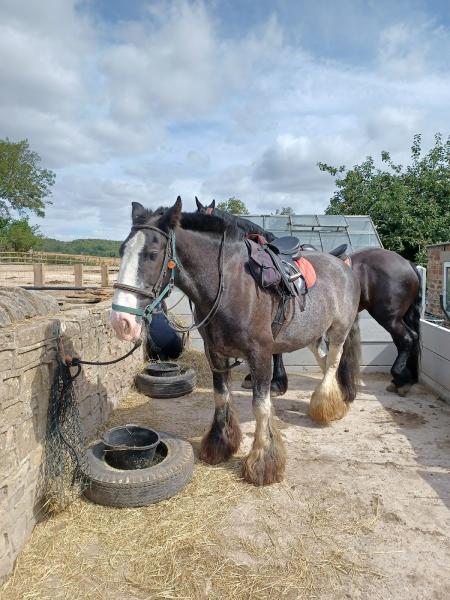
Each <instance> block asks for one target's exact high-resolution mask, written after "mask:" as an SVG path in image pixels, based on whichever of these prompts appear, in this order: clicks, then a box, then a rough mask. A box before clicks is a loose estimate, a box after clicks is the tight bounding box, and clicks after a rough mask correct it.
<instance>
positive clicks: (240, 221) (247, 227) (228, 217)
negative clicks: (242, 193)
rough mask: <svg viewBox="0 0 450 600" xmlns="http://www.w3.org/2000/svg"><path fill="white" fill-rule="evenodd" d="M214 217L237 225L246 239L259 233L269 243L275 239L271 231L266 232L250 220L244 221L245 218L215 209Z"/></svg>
mask: <svg viewBox="0 0 450 600" xmlns="http://www.w3.org/2000/svg"><path fill="white" fill-rule="evenodd" d="M212 216H217V217H220V218H222V219H223V220H224V221H226V222H227V223H230V224H232V223H233V224H234V225H236V227H238V228H239V229H240V230H241V232H242V233H241V236H242V237H244V236H245V234H247V233H257V234H258V235H262V236H263V237H265V238H266V240H267V241H268V242H271V241H272V240H274V239H275V236H274V235H273V234H272V233H270V231H266V230H265V229H263V228H262V227H260V226H259V225H257V224H256V223H253V221H249V219H244V218H243V217H238V216H236V215H232V214H230V213H227V212H225V211H223V210H220V209H218V208H215V209H214V213H213V215H212ZM209 218H211V217H209Z"/></svg>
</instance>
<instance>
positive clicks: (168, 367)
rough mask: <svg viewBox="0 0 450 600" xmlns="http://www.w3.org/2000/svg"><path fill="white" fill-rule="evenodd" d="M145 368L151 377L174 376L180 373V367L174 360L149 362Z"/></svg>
mask: <svg viewBox="0 0 450 600" xmlns="http://www.w3.org/2000/svg"><path fill="white" fill-rule="evenodd" d="M145 370H146V371H147V373H148V374H149V375H152V376H153V377H175V375H179V374H180V373H181V367H180V365H179V364H178V363H176V362H157V363H149V364H148V365H147V367H146V368H145Z"/></svg>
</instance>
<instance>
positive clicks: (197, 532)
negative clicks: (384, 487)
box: [1, 351, 380, 600]
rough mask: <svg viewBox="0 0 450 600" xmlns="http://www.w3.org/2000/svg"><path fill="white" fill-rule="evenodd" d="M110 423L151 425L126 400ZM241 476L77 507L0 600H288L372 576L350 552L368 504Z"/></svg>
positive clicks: (40, 531)
mask: <svg viewBox="0 0 450 600" xmlns="http://www.w3.org/2000/svg"><path fill="white" fill-rule="evenodd" d="M192 352H195V351H189V356H190V357H191V358H192V356H193V358H194V359H197V360H198V359H199V360H200V361H201V360H202V358H199V357H202V356H203V355H202V353H198V352H195V354H194V355H192V354H191V353H192ZM203 360H205V359H204V356H203ZM191 364H192V363H191ZM203 366H205V365H204V363H203ZM124 411H125V412H124ZM133 411H134V413H133ZM146 411H147V413H146ZM118 414H119V419H118V420H119V421H121V420H122V419H123V418H124V414H126V416H127V419H129V420H131V421H133V420H136V421H138V422H140V423H145V422H150V423H151V421H152V418H153V417H152V414H151V411H149V410H148V398H147V397H145V396H142V395H141V394H138V393H137V392H135V391H134V392H132V393H130V395H129V396H128V398H127V400H126V401H125V402H124V403H123V404H122V406H121V409H120V411H116V414H115V415H113V417H112V419H110V421H109V423H108V427H110V426H112V425H113V424H114V422H115V420H116V419H117V418H118V417H117V415H118ZM196 442H197V440H195V443H196ZM194 445H195V444H194ZM240 473H241V461H240V458H239V457H237V458H235V459H233V460H232V461H230V462H229V463H227V464H225V465H220V466H217V467H211V466H209V465H204V464H202V463H198V464H196V465H195V469H194V475H193V479H192V481H191V483H190V484H189V485H188V486H187V487H186V488H185V489H184V490H183V491H182V492H181V493H179V494H178V495H176V496H174V497H173V498H171V499H169V500H167V501H164V502H160V503H159V504H155V505H151V506H148V507H144V508H139V509H114V508H108V507H102V506H98V505H95V504H92V503H90V502H88V501H86V500H84V499H78V500H76V501H75V502H74V503H73V504H72V505H70V506H69V508H68V509H67V510H66V511H65V512H64V513H61V514H58V515H56V516H54V517H53V518H51V519H50V520H48V521H46V522H44V523H41V524H39V525H38V526H37V527H36V528H35V530H34V533H33V536H32V538H31V541H30V542H29V543H28V544H27V546H26V547H25V549H24V550H23V552H22V553H21V555H20V557H19V560H18V562H17V565H16V568H15V571H14V574H13V576H12V577H11V578H10V580H9V581H8V582H7V583H6V585H5V587H4V589H3V590H2V593H1V597H2V600H32V599H33V600H35V599H39V600H47V599H48V600H50V599H51V600H78V599H79V600H106V599H108V600H123V599H124V598H126V599H127V600H152V599H154V600H159V599H182V598H183V599H187V600H188V599H189V600H200V599H212V600H263V599H268V598H284V599H287V600H298V599H301V598H314V597H317V594H319V593H320V590H322V589H323V590H328V592H329V591H330V590H331V589H333V588H334V587H337V586H339V587H341V586H342V585H347V584H348V581H349V579H350V578H353V577H361V576H364V577H365V576H367V574H370V575H371V576H373V577H378V576H379V575H380V574H379V573H376V572H374V571H372V570H371V569H370V567H369V566H368V565H369V564H370V561H369V558H368V557H365V556H364V555H363V554H362V553H361V550H360V549H359V550H358V551H356V550H355V551H354V552H353V550H352V549H355V548H356V540H357V538H358V537H361V536H367V535H368V534H370V531H371V530H372V529H374V528H375V527H376V524H377V519H378V513H379V506H378V503H377V504H376V506H375V507H372V508H369V509H363V508H361V506H359V505H358V506H352V507H349V506H348V497H346V498H342V499H341V504H340V503H339V502H340V501H339V499H336V498H335V494H333V492H332V491H331V490H321V495H320V496H318V495H316V496H311V497H309V498H305V491H304V490H300V489H295V490H293V489H291V487H290V486H289V485H288V483H282V484H277V485H273V486H270V487H267V488H255V487H253V486H250V485H248V484H247V483H245V482H243V481H242V480H241V477H240ZM342 503H344V507H343V506H342ZM328 592H327V593H328ZM327 597H328V596H327Z"/></svg>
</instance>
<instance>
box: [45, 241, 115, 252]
mask: <svg viewBox="0 0 450 600" xmlns="http://www.w3.org/2000/svg"><path fill="white" fill-rule="evenodd" d="M120 243H121V242H116V241H114V240H95V239H84V240H83V239H81V240H73V241H71V242H62V241H60V240H54V239H52V238H44V239H43V241H42V246H41V250H42V251H43V252H61V253H63V254H86V255H88V256H119V248H120Z"/></svg>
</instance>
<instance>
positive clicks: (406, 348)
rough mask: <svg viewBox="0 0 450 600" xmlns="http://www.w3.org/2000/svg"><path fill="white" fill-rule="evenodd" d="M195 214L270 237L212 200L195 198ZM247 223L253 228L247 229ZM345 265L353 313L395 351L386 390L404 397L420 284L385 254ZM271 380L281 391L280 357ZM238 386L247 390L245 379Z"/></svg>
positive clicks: (406, 266) (414, 352)
mask: <svg viewBox="0 0 450 600" xmlns="http://www.w3.org/2000/svg"><path fill="white" fill-rule="evenodd" d="M195 201H196V204H197V210H198V211H199V212H202V213H203V214H209V215H212V214H216V215H217V214H219V215H220V216H222V217H223V218H225V219H227V220H228V222H235V223H236V225H237V226H238V227H239V229H240V230H241V231H242V233H243V235H247V234H248V233H253V232H254V233H258V234H259V235H262V236H264V237H265V238H266V239H267V240H268V241H272V240H271V239H270V238H272V239H273V237H274V236H273V235H272V234H271V233H269V232H268V231H265V230H264V229H262V228H261V227H259V226H258V225H256V224H254V223H253V224H252V222H251V221H249V220H248V219H243V218H242V217H237V216H234V215H231V214H229V213H224V212H223V211H218V210H217V209H216V208H215V202H214V201H213V202H212V203H211V204H210V205H209V206H203V205H202V204H201V202H200V201H199V200H198V199H197V198H195ZM252 225H253V229H252ZM350 263H351V266H352V269H353V272H354V273H355V275H356V277H357V279H358V280H359V283H360V286H361V299H360V303H359V310H360V311H362V310H367V312H368V313H369V314H370V315H371V316H372V317H373V318H374V319H375V320H376V321H377V322H378V323H379V324H380V325H381V326H382V327H384V329H386V331H388V332H389V333H390V334H391V336H392V339H393V341H394V344H395V346H396V348H397V358H396V360H395V362H394V364H393V366H392V369H391V375H392V382H391V383H390V385H389V386H388V388H387V389H388V391H390V392H397V393H398V394H399V395H400V396H404V395H405V394H407V392H408V391H409V390H410V388H411V386H412V385H413V384H414V383H417V381H418V379H419V360H420V310H421V306H422V286H421V278H420V273H419V271H418V270H417V268H416V266H415V265H413V264H412V263H410V262H409V261H408V260H406V259H405V258H403V257H402V256H400V255H399V254H397V253H396V252H391V251H390V250H385V249H383V248H367V249H365V250H359V251H357V252H355V253H353V254H352V255H350ZM273 362H274V371H273V381H272V388H271V389H272V393H273V395H281V394H283V393H285V392H286V391H287V375H286V371H285V368H284V365H283V358H282V356H274V358H273ZM243 387H246V388H250V387H251V379H250V375H247V377H246V378H245V380H244V382H243Z"/></svg>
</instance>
